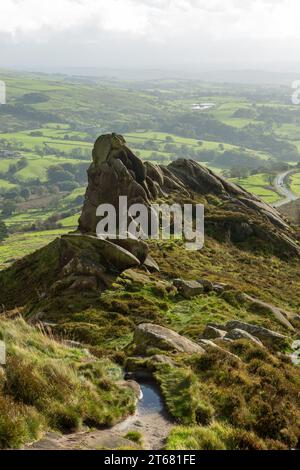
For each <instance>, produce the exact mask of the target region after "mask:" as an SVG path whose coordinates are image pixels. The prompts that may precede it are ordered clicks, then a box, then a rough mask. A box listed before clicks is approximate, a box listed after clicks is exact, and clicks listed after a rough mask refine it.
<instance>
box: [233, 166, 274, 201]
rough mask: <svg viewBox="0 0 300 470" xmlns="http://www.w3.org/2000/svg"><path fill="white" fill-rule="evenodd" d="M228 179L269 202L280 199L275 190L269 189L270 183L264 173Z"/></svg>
mask: <svg viewBox="0 0 300 470" xmlns="http://www.w3.org/2000/svg"><path fill="white" fill-rule="evenodd" d="M230 181H232V182H233V183H236V184H238V185H240V186H242V187H243V188H245V189H246V190H247V191H249V192H250V193H253V194H255V195H256V196H258V197H259V198H261V199H262V200H263V201H266V202H268V203H269V204H272V203H274V202H276V201H278V200H280V196H279V195H278V194H277V193H276V192H275V190H273V189H271V184H270V182H269V180H268V175H267V174H266V173H259V174H257V175H251V176H248V177H247V178H231V180H230Z"/></svg>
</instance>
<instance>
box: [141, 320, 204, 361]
mask: <svg viewBox="0 0 300 470" xmlns="http://www.w3.org/2000/svg"><path fill="white" fill-rule="evenodd" d="M133 342H134V344H135V346H136V352H138V353H139V354H144V353H146V352H147V350H148V349H153V348H158V349H161V350H163V351H179V352H185V353H190V354H193V353H198V354H199V353H200V354H202V353H204V352H205V351H204V349H203V348H202V347H201V346H199V345H198V344H197V343H194V342H193V341H191V340H189V339H188V338H185V337H184V336H181V335H179V334H178V333H176V332H175V331H173V330H170V329H168V328H165V327H163V326H159V325H154V324H152V323H142V324H141V325H139V326H138V327H137V328H136V329H135V333H134V338H133Z"/></svg>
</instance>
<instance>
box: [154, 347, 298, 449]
mask: <svg viewBox="0 0 300 470" xmlns="http://www.w3.org/2000/svg"><path fill="white" fill-rule="evenodd" d="M229 350H230V351H231V352H232V353H234V354H235V355H236V357H234V356H229V355H228V354H226V353H224V351H221V350H216V349H214V348H212V349H211V350H210V351H209V352H207V353H206V354H205V355H203V356H201V357H197V356H193V357H190V358H181V359H180V361H181V364H183V363H185V365H186V369H185V372H184V369H183V368H182V365H181V368H180V369H178V368H175V367H170V366H164V367H161V368H160V370H159V372H157V374H156V377H157V378H158V381H159V383H160V384H161V387H162V392H163V394H164V397H165V399H166V405H167V407H168V409H169V411H170V412H171V414H172V415H173V416H174V417H176V418H177V420H178V421H179V422H180V423H182V424H185V425H194V424H197V423H198V424H199V425H200V426H199V427H198V428H197V427H193V428H190V427H188V428H184V427H183V428H182V427H179V428H178V429H176V428H175V430H174V431H173V432H171V435H170V438H169V441H168V444H167V448H170V449H171V448H172V449H174V448H175V449H180V448H181V449H201V450H205V449H206V450H209V449H227V450H228V449H263V448H273V449H274V448H278V449H281V448H291V447H294V446H296V445H297V442H298V436H299V430H300V414H299V407H298V399H297V394H298V390H299V385H300V371H299V368H297V367H295V366H292V365H291V364H290V362H289V360H288V358H282V359H280V358H278V357H276V356H275V355H272V354H271V353H269V352H267V351H266V350H265V349H263V348H257V346H255V345H254V346H253V345H251V344H250V343H249V342H247V341H244V340H240V341H236V342H234V343H232V344H231V343H230V346H229ZM237 356H238V357H239V358H241V359H242V361H240V360H238V358H237ZM191 384H193V386H191ZM175 391H177V392H179V393H178V394H177V393H175ZM179 397H180V398H179ZM211 423H212V424H211ZM203 426H206V427H203Z"/></svg>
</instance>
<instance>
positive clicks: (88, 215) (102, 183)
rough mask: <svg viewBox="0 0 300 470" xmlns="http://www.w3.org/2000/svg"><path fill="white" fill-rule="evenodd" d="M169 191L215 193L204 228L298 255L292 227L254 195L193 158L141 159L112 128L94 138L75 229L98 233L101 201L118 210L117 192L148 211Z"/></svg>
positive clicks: (282, 253) (223, 236) (183, 194)
mask: <svg viewBox="0 0 300 470" xmlns="http://www.w3.org/2000/svg"><path fill="white" fill-rule="evenodd" d="M170 193H177V194H178V195H179V196H181V197H189V198H193V197H195V195H196V197H197V195H202V196H209V195H213V196H216V197H218V198H219V200H220V201H222V204H221V205H220V206H219V207H220V208H214V210H213V211H211V210H208V211H207V213H206V219H205V223H206V231H208V232H209V233H210V234H211V235H212V236H216V237H217V238H221V239H223V240H229V241H232V242H233V243H244V244H245V243H246V242H248V241H252V243H253V246H255V247H256V246H257V247H259V246H260V245H261V246H262V247H264V246H268V249H272V250H273V251H274V252H276V253H277V254H278V255H279V256H289V255H291V254H294V255H297V256H300V248H299V245H298V243H297V242H296V240H295V237H294V232H293V230H292V229H291V228H290V227H289V225H288V224H287V223H286V221H285V220H283V218H282V217H281V216H280V214H279V213H278V212H277V211H276V210H275V209H274V208H272V207H271V206H269V205H268V204H266V203H264V202H262V201H260V200H259V199H258V198H257V197H256V196H254V195H252V194H250V193H248V192H247V191H245V190H243V189H242V188H240V187H239V186H237V185H234V184H232V183H230V182H228V181H226V180H225V179H224V178H222V177H221V176H219V175H216V174H214V173H213V172H212V171H211V170H209V169H207V168H205V167H203V166H201V165H199V164H198V163H197V162H194V161H192V160H183V159H179V160H176V161H174V162H172V163H171V164H170V165H169V166H168V167H162V166H157V165H153V164H152V163H150V162H146V163H143V162H142V161H141V160H140V159H139V158H138V157H136V156H135V155H134V154H133V152H132V151H131V150H130V149H129V148H128V147H127V145H126V143H125V139H124V138H123V137H122V136H120V135H116V134H108V135H103V136H101V137H99V138H98V139H97V140H96V142H95V146H94V149H93V163H92V164H91V166H90V168H89V170H88V188H87V191H86V196H85V202H84V206H83V210H82V214H81V217H80V220H79V231H80V232H81V233H91V234H95V233H96V226H97V223H98V221H99V218H98V217H97V216H96V210H97V207H98V206H99V205H100V204H104V203H110V204H112V205H114V207H115V208H116V210H117V215H118V207H119V196H127V198H128V206H130V205H132V204H135V203H141V204H143V205H145V206H146V207H148V208H149V214H150V204H151V201H155V200H156V199H157V198H158V197H160V198H166V199H167V197H168V195H170ZM130 221H131V220H130V218H128V222H130ZM255 240H259V243H256V242H255ZM111 241H112V240H111ZM133 244H134V243H133V242H132V245H133Z"/></svg>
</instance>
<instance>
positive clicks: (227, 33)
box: [0, 0, 300, 71]
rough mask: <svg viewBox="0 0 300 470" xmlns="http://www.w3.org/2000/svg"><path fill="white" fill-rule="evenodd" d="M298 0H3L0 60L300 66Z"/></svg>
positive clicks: (14, 63)
mask: <svg viewBox="0 0 300 470" xmlns="http://www.w3.org/2000/svg"><path fill="white" fill-rule="evenodd" d="M299 21H300V2H299V0H0V68H1V67H19V68H22V67H23V68H24V67H25V68H30V67H35V68H38V67H40V68H41V69H42V68H43V67H51V66H64V67H69V66H70V67H112V68H119V67H121V68H122V67H129V68H131V67H135V68H143V67H146V68H160V67H163V68H168V67H170V68H172V67H176V68H181V67H182V68H184V67H195V68H201V67H206V68H207V67H208V68H209V67H211V68H228V69H230V68H248V67H249V68H260V69H271V68H274V67H278V68H281V70H282V71H284V69H285V68H286V69H288V70H287V71H297V70H300V61H299V57H300V27H299Z"/></svg>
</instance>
